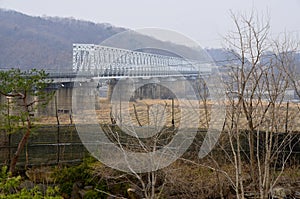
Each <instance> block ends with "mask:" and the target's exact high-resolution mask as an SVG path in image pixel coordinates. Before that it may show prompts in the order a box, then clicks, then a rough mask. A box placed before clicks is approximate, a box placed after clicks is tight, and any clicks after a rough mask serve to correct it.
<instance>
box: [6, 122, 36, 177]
mask: <svg viewBox="0 0 300 199" xmlns="http://www.w3.org/2000/svg"><path fill="white" fill-rule="evenodd" d="M30 131H31V127H30V122H29V121H28V123H27V130H26V133H25V134H24V135H23V137H22V140H21V141H20V142H19V145H18V148H17V151H16V153H15V154H14V155H13V157H12V159H11V162H10V167H9V171H10V172H11V173H12V174H14V172H15V168H16V164H17V162H18V159H19V157H20V154H21V152H22V150H23V149H24V146H25V144H26V143H27V140H28V138H29V136H30Z"/></svg>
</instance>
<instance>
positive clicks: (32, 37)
mask: <svg viewBox="0 0 300 199" xmlns="http://www.w3.org/2000/svg"><path fill="white" fill-rule="evenodd" d="M0 27H1V28H0V68H12V67H18V68H22V69H28V68H46V69H54V70H60V71H62V70H71V68H72V44H73V43H90V44H100V43H101V42H102V41H104V40H105V39H107V38H109V37H110V36H112V35H115V34H117V33H120V32H123V31H126V30H128V29H125V28H120V27H115V26H112V25H110V24H107V23H101V24H96V23H93V22H88V21H81V20H76V19H71V18H58V17H32V16H28V15H25V14H22V13H19V12H15V11H7V10H1V9H0ZM134 34H135V36H134V37H135V38H136V39H135V40H130V41H127V40H126V38H125V39H123V40H122V41H120V42H119V43H118V47H128V46H130V47H131V48H132V49H136V47H138V46H139V41H143V43H144V44H146V45H148V46H149V47H150V48H148V49H141V51H143V52H147V51H148V52H150V53H159V54H164V55H172V56H176V53H177V54H180V55H182V54H185V55H187V58H190V57H193V58H194V57H196V58H197V56H198V57H199V56H202V55H198V53H199V51H197V50H195V49H192V48H190V47H187V46H182V45H175V44H173V43H170V42H162V41H159V40H157V39H154V38H152V37H149V36H145V35H140V34H137V33H134ZM152 44H155V45H158V46H161V47H162V48H164V47H168V48H165V49H170V48H171V49H172V48H173V49H175V48H176V53H175V54H174V53H168V52H166V51H164V50H160V51H157V52H156V51H155V50H153V48H151V46H152ZM155 45H154V46H155Z"/></svg>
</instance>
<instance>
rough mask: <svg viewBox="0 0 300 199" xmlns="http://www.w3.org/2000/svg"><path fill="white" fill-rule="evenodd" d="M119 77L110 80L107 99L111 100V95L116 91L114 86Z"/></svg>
mask: <svg viewBox="0 0 300 199" xmlns="http://www.w3.org/2000/svg"><path fill="white" fill-rule="evenodd" d="M117 82H118V80H117V79H111V80H109V81H108V89H107V100H108V101H111V97H112V94H113V91H114V87H115V85H116V84H117Z"/></svg>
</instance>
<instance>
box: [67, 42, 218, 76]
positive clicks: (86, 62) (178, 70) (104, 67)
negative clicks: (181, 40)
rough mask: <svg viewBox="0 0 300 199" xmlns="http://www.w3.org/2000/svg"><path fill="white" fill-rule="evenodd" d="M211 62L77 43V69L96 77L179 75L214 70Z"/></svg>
mask: <svg viewBox="0 0 300 199" xmlns="http://www.w3.org/2000/svg"><path fill="white" fill-rule="evenodd" d="M214 68H215V66H214V65H212V64H211V63H201V62H200V61H196V60H187V59H184V58H181V57H175V56H165V55H158V54H152V53H145V52H138V51H132V50H126V49H120V48H113V47H107V46H101V45H94V44H73V72H75V73H77V76H78V77H79V76H93V78H99V79H100V78H104V79H105V78H124V77H125V78H126V77H145V76H147V77H168V76H169V77H172V76H173V77H176V76H198V75H199V74H202V75H205V74H210V73H211V71H212V70H213V69H214Z"/></svg>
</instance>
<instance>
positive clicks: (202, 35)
mask: <svg viewBox="0 0 300 199" xmlns="http://www.w3.org/2000/svg"><path fill="white" fill-rule="evenodd" d="M0 7H1V8H5V9H13V10H16V11H20V12H23V13H25V14H29V15H35V16H43V15H46V16H60V17H74V18H76V19H84V20H89V21H93V22H99V23H104V22H105V23H111V24H112V25H115V26H122V27H126V28H131V29H136V28H146V27H157V28H165V29H170V30H174V31H177V32H179V33H182V34H184V35H186V36H188V37H190V38H192V39H194V40H196V41H197V42H198V43H199V44H200V45H201V46H202V47H217V46H221V39H222V36H225V34H226V33H228V31H229V30H232V29H233V25H232V20H231V18H230V10H232V11H233V12H243V13H244V12H250V11H251V10H252V9H253V8H254V9H255V10H256V11H258V12H259V13H264V14H266V15H267V14H268V15H269V16H270V19H271V31H272V34H274V35H278V34H280V33H282V32H284V31H286V32H292V33H293V34H295V35H297V36H298V37H299V35H300V0H252V1H251V0H218V1H217V0H206V1H202V0H185V1H183V0H177V1H176V0H81V1H79V0H51V1H45V0H0ZM0 28H1V27H0Z"/></svg>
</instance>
